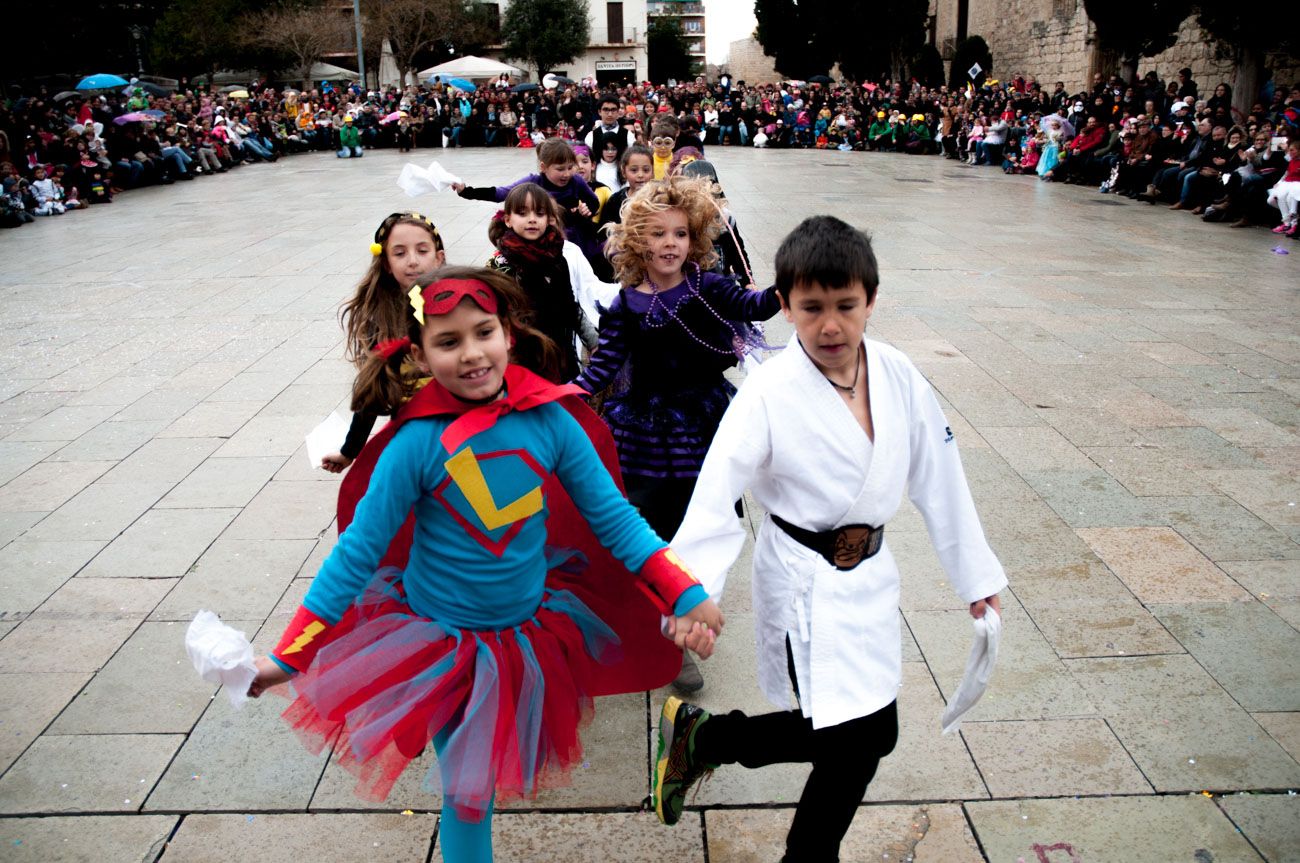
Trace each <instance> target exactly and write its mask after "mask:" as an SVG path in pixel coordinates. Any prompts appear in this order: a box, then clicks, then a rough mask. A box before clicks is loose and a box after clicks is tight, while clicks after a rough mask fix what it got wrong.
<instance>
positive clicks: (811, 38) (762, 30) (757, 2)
mask: <svg viewBox="0 0 1300 863" xmlns="http://www.w3.org/2000/svg"><path fill="white" fill-rule="evenodd" d="M832 5H837V4H832V3H831V2H830V0H754V17H755V18H756V19H758V28H757V29H756V30H755V31H754V35H755V36H756V37H757V39H758V42H759V44H760V45H762V46H763V53H764V54H766V55H767V56H769V57H771V58H772V60H773V62H774V65H775V66H776V69H777V71H778V72H780V73H781V74H782V75H785V76H786V77H789V78H809V77H811V76H813V75H825V74H826V73H827V72H829V71H830V69H831V66H833V65H835V53H836V51H835V41H834V39H833V38H831V37H830V36H829V35H828V32H827V30H826V27H825V24H824V22H825V20H826V19H827V18H828V17H829V16H828V12H829V8H828V7H830V6H832ZM838 5H842V6H844V7H848V6H850V5H857V4H850V3H844V4H838Z"/></svg>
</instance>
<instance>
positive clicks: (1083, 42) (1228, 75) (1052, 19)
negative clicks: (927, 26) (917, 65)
mask: <svg viewBox="0 0 1300 863" xmlns="http://www.w3.org/2000/svg"><path fill="white" fill-rule="evenodd" d="M930 13H931V15H933V16H934V43H935V45H936V46H937V47H938V48H939V53H940V55H941V56H943V58H944V59H945V60H948V59H951V57H952V49H953V47H954V46H955V45H956V43H957V42H958V41H960V39H961V38H962V37H963V36H968V35H969V36H981V37H983V39H984V41H985V42H987V43H988V45H989V50H990V51H991V52H992V54H993V66H994V68H993V69H992V70H990V74H991V75H992V76H993V77H996V78H1010V77H1011V76H1013V75H1015V74H1017V73H1019V74H1021V75H1025V76H1029V75H1032V76H1034V77H1035V78H1036V79H1038V81H1039V83H1040V84H1043V85H1044V86H1045V87H1047V88H1048V89H1050V88H1051V85H1052V84H1053V83H1055V82H1056V81H1064V82H1065V86H1066V89H1067V90H1069V91H1070V92H1074V91H1076V90H1078V89H1081V88H1082V87H1083V85H1084V84H1086V83H1087V82H1089V81H1091V80H1092V74H1093V73H1094V72H1102V73H1103V74H1105V75H1107V76H1109V75H1111V74H1113V73H1114V72H1117V71H1118V70H1117V69H1116V68H1114V65H1113V63H1114V61H1113V59H1112V58H1108V57H1106V56H1105V55H1103V54H1101V53H1100V52H1098V51H1096V50H1095V46H1094V28H1093V26H1092V22H1091V21H1090V20H1089V19H1088V13H1087V12H1086V11H1085V9H1084V5H1083V0H931V3H930ZM963 15H964V17H965V19H966V20H965V27H964V28H963V27H962V23H963V22H962V21H961V18H962V17H963ZM1183 67H1190V68H1191V70H1192V77H1193V78H1194V79H1195V80H1196V81H1197V83H1198V84H1200V87H1201V92H1202V93H1204V94H1207V95H1208V94H1209V93H1211V92H1213V90H1214V86H1215V85H1216V84H1218V83H1219V82H1221V81H1226V82H1228V83H1229V84H1231V83H1233V82H1234V81H1235V78H1236V74H1235V69H1234V67H1233V62H1232V59H1231V58H1230V57H1224V56H1221V54H1220V53H1219V50H1218V46H1217V45H1216V41H1215V40H1214V39H1213V38H1212V37H1211V36H1209V35H1208V34H1207V33H1206V32H1205V31H1204V30H1202V29H1201V28H1200V26H1198V25H1197V23H1196V19H1195V18H1194V17H1192V18H1188V19H1187V20H1186V21H1184V22H1183V23H1182V26H1181V27H1180V29H1179V32H1178V41H1177V42H1176V43H1175V44H1174V45H1173V47H1171V48H1169V49H1168V50H1167V51H1163V52H1161V53H1160V54H1157V55H1156V56H1155V57H1150V58H1143V59H1142V60H1141V61H1140V62H1139V64H1138V72H1139V74H1145V73H1146V72H1147V71H1148V70H1151V69H1154V70H1155V71H1156V72H1157V73H1158V74H1159V75H1160V78H1161V80H1164V81H1172V80H1176V78H1177V72H1178V70H1179V69H1181V68H1183ZM1265 67H1266V68H1267V69H1268V70H1270V71H1271V72H1272V73H1273V77H1274V80H1275V81H1277V82H1278V83H1279V84H1281V85H1283V86H1291V85H1293V84H1297V83H1300V58H1295V57H1286V56H1269V57H1268V58H1267V59H1266V62H1265Z"/></svg>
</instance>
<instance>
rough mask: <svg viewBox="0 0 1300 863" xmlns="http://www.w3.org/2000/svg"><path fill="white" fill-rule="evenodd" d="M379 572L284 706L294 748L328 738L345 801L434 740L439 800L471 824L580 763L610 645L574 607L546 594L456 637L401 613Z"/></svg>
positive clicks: (585, 611) (377, 786)
mask: <svg viewBox="0 0 1300 863" xmlns="http://www.w3.org/2000/svg"><path fill="white" fill-rule="evenodd" d="M400 579H401V571H400V570H397V569H393V568H385V569H382V570H380V571H379V572H378V573H376V574H375V578H374V579H373V580H372V582H371V583H370V585H369V586H368V587H367V589H366V590H365V592H364V593H363V594H362V595H361V597H360V598H359V599H358V600H357V602H356V604H355V605H354V606H353V607H352V609H351V610H349V612H348V614H347V615H346V616H345V617H344V618H343V620H341V621H340V622H339V624H338V625H337V627H336V633H338V634H337V635H335V636H334V637H333V638H332V640H331V641H330V642H329V643H328V644H327V645H325V646H324V647H322V648H321V650H320V652H319V653H317V654H316V657H315V660H314V661H313V662H312V665H311V666H310V667H309V668H308V669H307V671H305V672H303V673H302V674H300V675H298V676H297V677H295V678H294V681H293V689H294V692H295V695H296V699H295V700H294V701H293V702H292V704H291V705H290V706H289V708H288V709H287V710H286V711H285V714H284V718H285V719H286V720H287V721H288V722H289V723H290V725H291V726H292V727H293V728H294V730H295V731H296V732H297V733H298V735H299V737H300V738H301V739H302V740H303V742H304V743H305V744H306V745H307V747H308V749H310V750H311V751H313V752H315V753H319V752H320V751H322V750H323V749H324V748H325V747H326V746H327V745H329V743H330V742H331V741H332V740H334V739H335V735H336V734H337V743H336V744H335V751H336V752H338V753H339V763H340V764H341V765H342V766H343V767H344V768H346V769H347V770H348V771H349V772H351V773H352V774H353V775H354V776H356V778H357V780H358V781H357V787H356V793H357V795H358V796H360V797H362V798H365V799H370V800H383V799H385V798H387V796H388V794H389V792H390V791H391V790H392V788H393V785H394V784H395V783H396V782H397V779H398V777H399V776H400V775H401V774H402V772H403V771H404V770H405V769H406V766H407V765H408V764H410V763H411V761H413V760H414V759H416V758H418V757H419V756H420V755H421V754H422V753H423V752H424V751H425V749H426V748H427V747H428V746H429V745H430V744H431V743H432V741H433V740H434V738H438V744H437V748H438V759H439V764H438V766H437V767H436V768H435V769H438V770H439V771H440V773H441V778H442V787H443V794H444V798H445V801H446V804H445V805H449V806H451V807H453V808H454V810H455V812H456V815H457V816H458V817H459V818H461V819H462V820H466V821H478V820H481V819H482V817H483V815H484V814H485V813H486V812H487V810H488V807H489V806H490V805H491V804H492V801H493V797H494V796H498V797H502V798H506V799H508V798H511V797H530V796H532V795H534V794H535V793H536V792H537V791H538V790H539V789H541V788H543V787H549V786H553V785H558V784H563V783H564V782H565V781H566V780H567V776H568V772H569V770H570V768H571V767H572V766H573V765H574V764H576V763H579V762H580V761H581V759H582V743H581V741H580V739H579V735H578V731H579V729H580V728H581V727H582V726H583V725H585V724H586V722H588V721H589V720H590V717H591V714H592V692H593V686H592V677H593V673H594V672H595V669H596V668H597V664H598V663H600V664H607V663H611V662H615V661H617V659H618V658H619V639H618V636H617V635H616V634H615V633H614V631H613V630H612V629H610V628H609V627H608V626H607V625H606V624H605V623H604V622H603V621H602V620H601V619H600V618H599V617H597V616H596V614H595V613H593V612H592V611H591V610H590V609H589V608H588V607H587V605H586V604H585V603H583V601H582V600H580V599H578V597H577V596H575V595H574V594H573V593H571V592H569V591H568V590H562V589H554V588H552V587H548V588H547V589H546V590H545V592H544V594H543V599H542V602H541V604H540V606H539V607H538V609H537V611H536V612H535V613H534V614H533V616H532V617H531V618H529V619H528V620H526V621H523V622H522V623H519V624H517V625H509V626H503V627H502V628H501V629H483V630H471V629H458V628H455V627H450V626H447V625H446V624H443V623H440V622H438V621H436V620H432V619H430V618H428V617H422V616H420V615H418V614H416V613H415V612H414V611H412V610H411V608H410V606H409V605H408V604H407V603H406V599H405V597H404V595H403V592H402V589H401V583H400Z"/></svg>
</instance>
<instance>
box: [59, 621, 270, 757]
mask: <svg viewBox="0 0 1300 863" xmlns="http://www.w3.org/2000/svg"><path fill="white" fill-rule="evenodd" d="M227 622H228V623H229V624H230V625H231V626H234V627H235V628H236V629H248V628H250V627H249V624H248V623H246V622H243V621H238V620H231V621H227ZM254 625H255V624H254ZM185 628H186V624H184V623H170V622H169V623H151V622H147V623H144V624H142V625H141V626H140V628H139V629H137V630H136V631H135V633H134V634H133V635H132V636H131V637H130V638H129V639H127V641H126V644H123V645H122V649H121V650H119V651H118V652H117V654H116V655H115V656H114V657H113V658H112V659H110V660H109V661H108V664H107V665H105V666H104V667H103V668H102V669H100V670H99V673H98V674H96V675H95V679H94V681H92V682H91V683H90V685H89V686H87V687H86V688H85V689H83V690H82V691H81V692H80V693H79V694H78V696H77V698H76V700H75V701H73V702H72V703H71V704H69V705H68V708H67V709H66V710H65V711H64V712H63V713H62V714H61V715H60V716H59V718H58V720H57V721H56V722H55V723H54V724H53V725H52V726H51V727H50V729H49V731H48V732H47V733H48V734H164V733H177V734H188V733H189V731H190V730H191V729H192V728H193V727H194V723H195V722H197V721H198V718H199V716H200V715H201V714H202V713H203V711H204V710H205V709H206V708H207V706H208V703H209V702H210V701H211V699H212V694H213V693H214V692H215V691H216V689H217V688H216V687H215V686H213V685H212V684H210V683H207V682H205V681H203V680H201V679H200V678H199V676H198V675H197V674H195V673H194V666H193V665H191V664H190V661H189V657H188V656H186V654H185V640H184V639H185Z"/></svg>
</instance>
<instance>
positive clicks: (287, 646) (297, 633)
mask: <svg viewBox="0 0 1300 863" xmlns="http://www.w3.org/2000/svg"><path fill="white" fill-rule="evenodd" d="M331 626H332V625H331V624H329V623H326V622H325V621H324V620H322V619H321V618H320V617H318V616H317V615H316V614H315V613H314V612H312V611H311V609H309V608H307V606H305V605H300V606H298V613H297V614H295V615H294V616H293V620H291V621H290V622H289V626H288V627H287V628H286V629H285V630H284V635H282V636H280V643H279V644H277V645H276V646H275V650H273V651H271V653H272V654H273V655H274V656H275V658H276V659H278V660H280V661H281V662H283V663H284V664H285V665H288V666H289V667H291V668H293V669H294V670H296V671H306V670H307V668H308V666H310V665H311V661H312V660H313V659H315V658H316V651H318V650H320V649H321V647H323V646H324V645H325V644H326V643H327V642H328V641H329V635H328V632H329V630H330V628H331Z"/></svg>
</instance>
